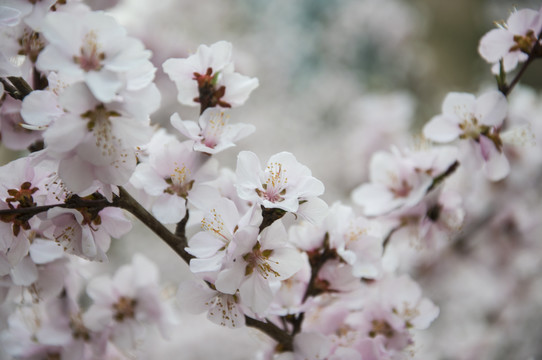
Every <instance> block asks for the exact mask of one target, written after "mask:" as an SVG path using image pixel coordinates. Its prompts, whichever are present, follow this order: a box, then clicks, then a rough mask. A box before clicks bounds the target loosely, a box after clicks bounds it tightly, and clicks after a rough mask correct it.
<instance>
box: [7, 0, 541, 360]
mask: <svg viewBox="0 0 542 360" xmlns="http://www.w3.org/2000/svg"><path fill="white" fill-rule="evenodd" d="M0 9H1V10H2V12H1V15H0V36H1V39H2V49H1V50H2V52H1V53H0V77H1V79H2V82H1V87H0V90H1V92H2V95H1V97H0V103H1V108H0V133H1V135H2V137H1V139H2V142H3V144H4V145H5V146H6V147H8V148H11V149H13V150H21V151H23V150H24V151H28V152H27V153H26V156H24V157H21V158H19V159H16V160H14V161H12V162H10V163H8V164H6V165H3V166H2V167H0V179H1V181H0V220H1V222H0V231H1V234H2V236H1V240H0V280H1V281H0V308H1V309H2V313H6V314H8V313H9V316H5V319H4V315H1V314H0V321H1V322H3V323H1V324H2V326H0V329H2V330H3V331H2V332H1V333H0V343H1V344H2V348H4V349H6V350H5V351H6V352H7V353H8V354H9V355H10V356H12V357H14V358H17V359H37V358H61V359H96V358H99V359H119V358H120V359H124V358H127V359H128V358H133V357H138V356H140V355H141V354H142V353H144V351H143V350H142V349H141V347H142V346H143V345H144V344H145V341H146V339H147V337H148V336H150V335H149V328H150V327H152V326H154V327H157V328H158V330H159V331H160V334H161V335H162V336H163V337H164V338H166V339H167V338H171V337H172V336H174V332H175V326H176V325H177V324H176V323H177V321H176V319H177V316H178V314H177V313H176V310H175V306H174V305H173V304H172V300H173V296H171V294H169V295H168V294H167V291H166V288H165V287H162V285H161V284H160V279H159V278H160V276H159V268H158V267H157V265H155V264H154V263H153V262H152V261H151V260H149V259H148V258H147V257H145V256H143V255H141V254H135V255H134V256H133V258H132V262H131V263H130V264H128V265H123V266H120V267H119V268H118V269H116V271H115V273H114V275H112V276H110V275H107V274H103V273H98V272H96V271H93V270H88V269H92V267H91V266H92V264H94V263H102V264H106V263H108V261H109V256H110V251H109V249H110V247H111V243H112V241H113V242H114V241H115V240H114V239H118V238H120V237H123V236H125V235H127V234H128V233H129V232H130V230H131V228H132V219H131V218H130V215H128V214H127V212H129V213H131V214H132V215H133V216H135V217H136V218H138V219H139V220H141V221H142V222H143V224H144V225H146V226H148V227H149V228H150V229H151V230H153V231H154V232H155V233H156V234H157V235H158V236H159V237H160V238H161V239H162V240H164V241H165V242H166V243H167V244H168V245H169V246H170V247H171V248H172V250H173V251H174V252H176V254H177V255H179V257H180V258H181V260H184V261H185V262H186V263H187V264H188V266H189V270H190V272H191V277H190V279H188V280H183V281H179V284H176V286H178V290H177V291H176V294H177V295H176V300H177V301H176V302H177V306H179V307H180V309H181V310H186V311H189V312H193V313H205V314H206V316H207V318H208V319H209V320H210V321H212V322H214V323H216V324H218V325H221V326H225V327H227V328H231V329H238V328H242V327H245V326H250V327H255V328H257V329H259V330H261V331H263V332H264V333H266V334H267V335H269V338H270V340H269V341H268V342H266V343H265V344H264V345H263V347H262V350H261V352H260V354H259V355H260V356H261V358H266V359H280V360H289V359H292V360H298V359H362V360H384V359H405V358H409V357H411V356H412V354H413V353H415V352H416V349H417V346H418V345H417V339H418V334H420V333H421V334H423V331H420V330H425V329H427V328H428V327H429V326H430V325H431V323H432V322H433V321H434V320H435V319H436V318H437V317H438V316H439V313H441V310H440V309H439V306H437V305H436V304H435V302H433V301H432V300H430V299H429V298H428V297H425V296H424V295H423V287H422V286H421V285H420V284H419V283H418V282H417V281H416V279H415V276H414V273H415V271H411V272H410V273H409V271H408V270H412V268H413V267H414V265H412V263H413V262H415V261H418V260H419V261H420V263H421V264H423V261H426V260H427V259H423V256H419V255H412V256H411V258H407V259H405V257H407V256H404V252H403V251H402V250H403V247H405V246H407V247H409V248H410V249H411V250H412V249H417V250H420V249H423V251H425V252H426V253H429V254H430V256H429V257H430V259H437V260H438V256H441V254H443V253H445V252H446V251H447V249H450V248H452V246H451V245H450V244H451V239H452V238H454V237H455V236H457V234H458V232H459V231H460V229H461V228H462V227H463V225H464V223H465V219H466V217H467V211H468V210H470V211H471V214H470V215H472V213H474V212H475V208H467V205H469V206H471V205H472V204H471V203H470V202H469V199H467V198H466V197H464V195H465V187H462V186H461V182H468V181H469V180H467V178H469V176H470V177H471V178H472V177H477V176H478V177H480V178H481V179H482V180H483V181H484V184H487V183H494V184H496V186H498V184H503V182H504V181H505V180H506V179H507V178H509V177H512V178H513V176H511V175H513V174H512V167H513V166H514V164H515V163H519V162H521V161H526V162H527V161H532V162H533V163H535V164H536V165H540V164H542V159H540V158H535V159H530V158H528V157H527V156H526V155H524V153H522V152H521V150H520V147H519V146H518V145H526V144H531V143H532V142H533V138H534V131H533V130H532V128H531V127H530V126H529V125H528V124H526V123H523V122H521V121H516V117H517V116H516V115H514V114H515V113H516V112H515V111H516V110H515V109H514V107H513V104H511V103H509V101H510V100H509V98H508V96H509V94H510V92H511V90H512V89H513V87H514V85H515V84H516V82H517V80H515V81H513V82H511V83H510V84H508V83H507V82H506V78H505V74H506V73H509V72H511V71H512V70H514V69H515V67H516V66H517V64H518V63H521V62H523V63H524V64H526V65H528V64H529V63H530V62H532V61H533V60H534V59H536V58H537V57H540V56H542V53H541V52H540V51H541V50H540V47H541V46H542V45H541V43H540V33H541V31H542V15H541V13H540V11H535V10H528V9H527V10H520V11H517V12H515V13H513V14H512V15H511V16H510V18H509V19H508V21H507V23H506V25H503V26H501V27H499V28H498V29H495V30H492V31H490V32H489V33H488V34H486V35H485V36H484V37H483V38H482V39H481V41H480V47H479V52H480V54H481V56H482V57H483V58H484V59H485V60H487V61H488V62H489V63H491V64H495V65H494V66H493V68H492V71H493V72H494V73H495V74H498V76H497V81H498V90H487V91H485V92H483V93H481V94H480V95H478V96H477V95H475V94H469V93H459V92H451V93H449V94H448V95H447V96H446V97H445V99H444V101H443V104H442V113H441V114H439V115H436V116H434V117H432V118H431V119H430V120H429V121H428V122H427V123H426V124H425V126H424V127H423V130H422V133H423V135H422V139H421V140H420V141H419V142H418V143H417V144H416V145H415V146H411V147H406V146H391V147H390V148H389V149H385V150H378V151H375V152H374V153H372V154H371V157H370V161H369V164H368V171H369V173H368V174H369V176H368V181H367V182H364V183H361V184H358V186H356V187H355V189H353V191H352V193H351V197H350V198H349V199H343V200H342V201H336V202H333V203H330V204H328V203H327V202H326V201H324V200H323V198H322V197H323V196H324V193H325V187H324V184H323V182H322V181H320V180H319V179H317V178H316V177H315V176H313V173H312V171H311V170H310V169H309V167H307V166H306V165H304V164H302V163H300V162H299V161H298V160H297V158H296V156H295V155H294V154H292V153H291V152H287V151H280V152H276V153H275V154H274V155H271V156H270V157H269V158H268V159H267V161H265V163H262V162H261V159H260V157H259V156H258V155H257V154H256V153H254V152H252V151H248V150H243V151H240V152H239V153H238V154H237V156H236V160H237V161H236V165H235V169H230V168H228V167H226V166H223V165H221V163H220V161H219V157H217V156H216V155H217V154H219V153H221V155H222V153H226V152H228V151H231V150H232V148H234V147H235V146H236V145H237V144H238V143H239V142H240V141H242V140H243V139H244V138H246V137H247V136H249V135H251V134H252V133H253V132H254V131H255V127H254V126H253V125H251V124H244V123H241V122H237V121H236V114H237V113H236V112H235V108H236V107H240V106H242V105H243V104H244V103H245V102H246V101H247V100H248V98H249V96H250V95H251V93H252V92H253V91H254V90H255V89H256V88H257V87H258V86H259V82H258V79H256V78H253V77H250V76H247V75H243V74H241V73H239V72H237V71H236V70H235V66H234V61H233V60H234V57H233V46H232V44H231V43H229V42H227V41H218V42H216V43H214V44H211V45H200V46H199V47H198V48H197V50H196V51H195V52H194V53H193V54H190V55H188V56H186V57H184V58H169V59H167V60H166V61H165V62H163V64H162V66H161V70H163V72H164V73H165V74H166V75H167V76H168V77H169V80H170V81H171V82H173V83H174V85H175V88H176V90H177V93H176V95H177V96H176V99H177V101H178V103H179V105H185V106H189V107H199V113H198V114H197V115H195V117H194V118H192V119H191V120H183V119H182V118H181V115H180V114H179V112H175V113H173V114H171V115H170V117H169V124H168V126H167V127H159V126H158V125H155V124H152V123H151V115H153V113H155V112H156V111H157V110H158V109H159V108H160V100H161V94H160V91H159V89H158V86H157V85H156V84H155V73H156V72H157V69H156V67H155V65H154V64H153V63H152V62H151V61H150V59H151V52H150V51H149V50H147V49H146V48H145V46H144V45H143V43H142V42H141V41H140V40H138V39H136V38H134V37H132V36H129V35H128V33H127V31H126V30H125V29H124V28H123V27H122V26H121V25H120V24H119V23H118V22H117V20H115V19H114V18H113V17H112V16H110V15H108V14H107V13H105V12H102V11H93V10H91V9H90V8H89V7H87V6H86V5H84V4H83V3H82V2H80V1H77V0H73V1H63V2H60V1H52V0H43V1H40V2H22V1H10V0H5V1H1V2H0ZM526 65H524V66H526ZM518 76H521V73H519V75H518ZM517 79H519V77H518V78H517ZM168 129H170V130H168ZM400 130H401V131H402V130H404V129H402V128H400ZM531 145H532V144H531ZM476 172H478V173H476ZM479 175H480V176H479ZM482 180H481V181H482ZM454 181H455V182H454ZM486 186H487V185H486ZM502 186H503V187H504V186H505V185H502ZM518 186H519V187H520V186H521V185H518ZM510 187H511V188H514V184H512V185H510ZM471 193H475V191H472V192H471ZM479 198H481V199H478V200H480V202H479V204H481V205H486V204H487V203H488V200H487V198H485V199H483V196H479ZM481 205H479V206H480V207H481ZM503 216H504V215H503ZM510 216H512V215H510ZM512 217H513V216H512ZM514 221H515V219H512V220H510V219H509V222H510V223H512V225H514V224H515V222H514ZM512 225H511V226H512ZM173 228H174V230H172V229H173ZM112 239H113V240H112ZM458 242H459V241H458ZM409 261H410V263H409ZM409 267H410V268H409ZM181 326H182V324H181ZM421 336H423V335H421Z"/></svg>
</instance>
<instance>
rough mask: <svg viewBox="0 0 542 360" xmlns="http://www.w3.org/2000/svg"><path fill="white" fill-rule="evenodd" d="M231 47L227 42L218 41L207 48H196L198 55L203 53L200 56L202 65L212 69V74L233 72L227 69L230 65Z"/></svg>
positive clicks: (203, 46)
mask: <svg viewBox="0 0 542 360" xmlns="http://www.w3.org/2000/svg"><path fill="white" fill-rule="evenodd" d="M232 52H233V46H232V44H231V43H230V42H227V41H218V42H216V43H214V44H212V45H211V46H209V47H207V46H205V45H202V46H200V47H199V48H198V53H201V54H203V53H205V55H203V56H202V62H201V63H202V64H203V65H206V66H208V67H211V68H213V72H217V71H224V70H226V71H233V69H230V68H228V67H229V66H231V65H230V64H231V63H232Z"/></svg>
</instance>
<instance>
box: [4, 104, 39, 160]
mask: <svg viewBox="0 0 542 360" xmlns="http://www.w3.org/2000/svg"><path fill="white" fill-rule="evenodd" d="M0 134H1V139H2V140H1V141H2V144H4V146H5V147H7V148H8V149H12V150H23V149H26V148H27V147H29V146H30V145H32V144H33V143H34V142H36V141H38V140H40V139H41V137H42V134H43V132H42V131H31V130H29V129H25V127H24V120H23V118H22V116H21V102H20V101H19V100H15V99H13V98H12V97H11V96H6V98H5V99H4V100H3V102H2V106H1V107H0Z"/></svg>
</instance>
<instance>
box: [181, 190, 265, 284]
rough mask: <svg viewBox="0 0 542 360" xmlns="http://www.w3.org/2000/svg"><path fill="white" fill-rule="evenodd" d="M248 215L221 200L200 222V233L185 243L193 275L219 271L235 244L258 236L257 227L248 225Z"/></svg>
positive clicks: (232, 204) (227, 201)
mask: <svg viewBox="0 0 542 360" xmlns="http://www.w3.org/2000/svg"><path fill="white" fill-rule="evenodd" d="M251 215H252V214H251V213H250V212H248V213H246V215H245V216H243V217H242V216H241V214H239V212H238V211H237V208H236V206H235V204H234V203H233V201H231V200H229V199H226V198H221V199H220V200H219V201H217V202H216V203H215V205H214V207H213V208H212V209H210V210H208V211H207V212H206V213H205V215H204V217H203V219H202V220H201V230H202V231H199V232H197V233H196V234H195V235H194V236H192V237H191V238H190V239H189V240H188V247H187V248H186V251H187V252H188V253H190V254H192V255H194V256H195V258H194V259H192V260H190V270H192V272H195V273H198V272H209V271H218V270H220V269H221V268H222V265H223V262H224V260H225V257H227V256H229V255H231V252H232V248H233V249H235V245H236V243H238V242H240V243H246V242H248V241H251V239H255V238H257V236H258V225H259V224H253V225H251V224H250V220H251V219H250V217H251Z"/></svg>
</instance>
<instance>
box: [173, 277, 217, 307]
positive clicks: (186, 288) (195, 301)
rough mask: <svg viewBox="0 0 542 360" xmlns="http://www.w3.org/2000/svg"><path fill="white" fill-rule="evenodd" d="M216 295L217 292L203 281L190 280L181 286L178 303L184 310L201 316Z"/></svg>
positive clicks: (178, 292)
mask: <svg viewBox="0 0 542 360" xmlns="http://www.w3.org/2000/svg"><path fill="white" fill-rule="evenodd" d="M216 295H217V292H216V291H214V290H211V289H210V288H209V287H208V286H207V285H204V284H203V283H202V282H201V281H195V280H189V281H184V282H182V283H180V284H179V290H178V291H177V301H178V302H179V304H180V305H181V308H182V309H186V310H187V311H188V312H190V313H193V314H199V313H202V312H204V311H206V310H207V309H208V308H209V305H208V304H209V303H210V302H211V299H213V298H214V297H215V296H216Z"/></svg>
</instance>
